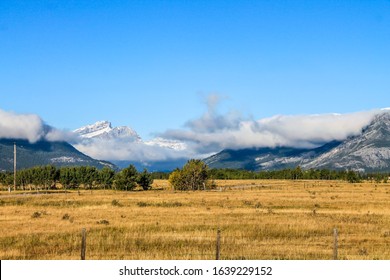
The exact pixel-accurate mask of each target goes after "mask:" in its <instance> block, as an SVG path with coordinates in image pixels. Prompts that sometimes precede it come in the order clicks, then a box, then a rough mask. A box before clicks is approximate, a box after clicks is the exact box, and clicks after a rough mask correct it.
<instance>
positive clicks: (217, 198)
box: [0, 180, 390, 260]
mask: <svg viewBox="0 0 390 280" xmlns="http://www.w3.org/2000/svg"><path fill="white" fill-rule="evenodd" d="M217 185H218V188H217V189H216V190H212V191H197V192H173V191H172V190H170V188H169V186H168V183H167V181H162V180H156V181H155V183H154V188H153V190H151V191H133V192H119V191H118V192H115V191H111V190H106V191H104V190H94V191H93V192H91V191H85V190H83V191H80V193H78V192H77V191H74V192H71V193H58V194H38V195H35V194H20V195H9V194H8V192H1V193H0V259H3V260H5V259H26V260H30V259H66V260H68V259H80V244H81V231H82V229H83V228H86V230H87V252H86V256H87V259H107V260H118V259H137V260H151V259H158V260H164V259H168V260H176V259H185V260H187V259H190V260H193V259H215V251H216V235H217V230H218V228H220V229H221V253H220V254H221V259H240V260H241V259H270V260H273V259H294V260H296V259H310V260H312V259H315V260H317V259H321V260H322V259H324V260H327V259H332V256H333V229H334V228H337V229H338V231H339V259H348V260H350V259H351V260H352V259H363V260H365V259H382V260H383V259H385V260H389V259H390V185H389V184H375V183H361V184H348V183H345V182H339V181H277V180H244V181H237V180H232V181H217Z"/></svg>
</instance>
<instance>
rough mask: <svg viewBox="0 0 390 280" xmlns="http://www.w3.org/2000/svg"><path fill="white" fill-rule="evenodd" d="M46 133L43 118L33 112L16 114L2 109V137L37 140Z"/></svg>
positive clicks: (0, 127) (0, 130)
mask: <svg viewBox="0 0 390 280" xmlns="http://www.w3.org/2000/svg"><path fill="white" fill-rule="evenodd" d="M44 135H45V131H44V124H43V121H42V119H41V118H40V117H39V116H37V115H33V114H16V113H11V112H6V111H3V110H1V109H0V138H8V139H25V140H28V141H30V142H32V143H33V142H36V141H38V140H40V139H41V138H42V137H43V136H44Z"/></svg>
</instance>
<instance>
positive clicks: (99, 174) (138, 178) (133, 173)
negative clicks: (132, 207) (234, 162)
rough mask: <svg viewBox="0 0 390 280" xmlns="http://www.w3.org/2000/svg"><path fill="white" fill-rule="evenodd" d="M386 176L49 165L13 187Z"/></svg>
mask: <svg viewBox="0 0 390 280" xmlns="http://www.w3.org/2000/svg"><path fill="white" fill-rule="evenodd" d="M388 178H389V174H388V173H360V172H356V171H352V170H328V169H309V170H303V169H302V168H301V167H299V166H298V167H296V168H292V169H283V170H272V171H249V170H242V169H209V168H208V166H207V165H206V164H205V163H204V162H203V161H201V160H194V159H192V160H189V161H188V162H187V163H186V164H185V165H184V167H183V168H181V169H176V170H174V171H173V172H169V173H164V172H156V173H149V172H148V171H147V170H146V169H144V170H143V171H142V172H138V171H137V169H136V168H135V167H134V166H133V165H130V166H129V167H127V168H125V169H122V170H121V171H120V172H115V171H114V170H112V169H111V168H109V167H104V168H103V169H101V170H98V169H97V168H96V167H90V166H81V167H61V168H56V167H54V166H52V165H48V166H39V167H34V168H29V169H23V170H19V171H18V172H17V174H16V186H17V188H19V189H26V188H28V187H30V188H31V186H35V187H43V188H45V189H49V188H56V184H57V183H60V184H61V185H62V187H63V188H65V189H75V188H80V186H83V187H84V188H86V189H93V188H94V189H97V188H101V189H116V190H127V191H130V190H133V189H135V188H136V187H137V186H139V187H141V188H142V189H144V190H148V189H150V188H151V185H152V184H153V180H154V179H168V180H169V182H170V184H171V186H172V187H173V188H174V189H176V190H201V189H206V188H213V187H214V186H215V184H214V183H213V182H214V180H216V179H219V180H231V179H236V180H237V179H240V180H244V179H279V180H344V181H348V182H350V183H358V182H361V181H362V180H370V181H371V182H373V181H375V182H376V183H380V182H384V183H387V181H388ZM0 184H1V185H3V186H8V187H11V186H13V185H14V175H13V173H11V172H7V173H1V172H0Z"/></svg>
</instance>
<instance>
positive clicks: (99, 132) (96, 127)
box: [74, 121, 141, 141]
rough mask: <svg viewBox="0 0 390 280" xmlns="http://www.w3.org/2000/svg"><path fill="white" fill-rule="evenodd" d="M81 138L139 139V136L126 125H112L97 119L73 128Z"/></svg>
mask: <svg viewBox="0 0 390 280" xmlns="http://www.w3.org/2000/svg"><path fill="white" fill-rule="evenodd" d="M74 132H75V133H77V134H78V135H80V136H81V137H82V138H90V139H91V138H94V139H105V140H110V139H118V138H121V139H123V138H126V139H127V138H128V139H130V138H131V139H132V140H135V141H140V140H141V137H140V136H139V135H138V134H137V132H135V131H134V130H133V129H132V128H130V127H127V126H119V127H114V128H113V127H112V125H111V122H109V121H99V122H96V123H94V124H91V125H87V126H83V127H81V128H79V129H76V130H74Z"/></svg>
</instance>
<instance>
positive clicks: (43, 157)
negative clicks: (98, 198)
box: [0, 139, 116, 171]
mask: <svg viewBox="0 0 390 280" xmlns="http://www.w3.org/2000/svg"><path fill="white" fill-rule="evenodd" d="M14 143H15V144H16V147H17V152H16V154H17V168H18V169H23V168H30V167H34V166H39V165H49V164H50V165H54V166H57V167H61V166H95V167H97V168H103V167H104V166H109V167H111V168H114V169H115V168H116V166H115V165H113V164H112V163H109V162H106V161H99V160H95V159H93V158H91V157H89V156H87V155H85V154H83V153H81V152H79V151H78V150H76V149H75V148H74V147H73V146H72V145H70V144H68V143H66V142H49V141H44V140H41V141H38V142H36V143H30V142H28V141H27V140H16V139H15V140H14V139H0V155H1V156H0V171H12V170H13V165H14Z"/></svg>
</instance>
